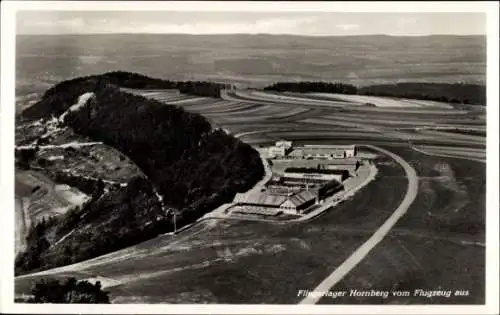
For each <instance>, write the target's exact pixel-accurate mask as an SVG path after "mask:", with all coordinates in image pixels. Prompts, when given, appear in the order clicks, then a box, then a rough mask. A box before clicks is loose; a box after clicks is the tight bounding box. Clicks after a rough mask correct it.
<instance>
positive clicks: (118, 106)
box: [16, 72, 264, 274]
mask: <svg viewBox="0 0 500 315" xmlns="http://www.w3.org/2000/svg"><path fill="white" fill-rule="evenodd" d="M115 74H116V73H115ZM123 77H129V78H130V77H131V76H130V75H127V74H126V73H123V72H120V75H119V76H116V75H114V74H111V75H110V74H105V75H101V76H90V77H86V78H77V79H74V80H71V81H69V82H62V83H61V84H58V85H57V86H55V87H54V88H52V89H51V90H49V91H47V92H46V93H45V95H44V97H43V98H42V100H41V101H40V102H38V103H37V104H35V105H34V106H33V107H30V108H28V109H27V110H25V111H24V112H23V116H24V118H25V119H28V120H33V119H40V118H41V119H42V120H43V119H48V118H49V117H51V116H60V115H61V114H62V113H66V114H64V115H63V119H62V122H61V124H62V125H63V126H66V127H70V128H71V129H73V130H74V132H75V133H76V134H78V135H81V136H83V137H87V138H90V139H92V140H94V141H99V142H103V143H104V144H105V145H109V146H112V147H114V148H116V149H118V150H119V151H121V152H122V153H123V154H125V155H127V156H128V157H129V158H130V159H131V160H132V161H133V162H134V163H135V164H136V165H137V166H139V167H140V168H141V170H142V172H143V173H144V175H145V176H135V177H134V178H132V179H131V180H130V181H129V182H128V183H127V185H124V187H121V186H118V187H112V188H109V189H108V188H107V189H103V188H102V187H97V188H96V190H95V192H94V194H93V195H92V199H91V200H90V201H89V202H87V203H86V204H85V205H83V206H82V207H79V208H75V209H73V210H72V211H69V212H68V213H66V214H65V215H64V216H61V217H58V218H53V219H51V220H47V221H43V222H40V223H39V224H37V225H34V226H33V227H32V229H31V231H30V233H29V235H28V238H27V250H26V251H25V252H23V253H21V254H19V255H18V257H17V259H16V273H18V274H20V273H26V272H29V271H34V270H43V269H49V268H52V267H55V266H61V265H65V264H68V263H73V262H77V261H81V260H85V259H89V258H92V257H96V256H98V255H101V254H104V253H107V252H110V251H114V250H117V249H120V248H123V247H126V246H129V245H132V244H136V243H138V242H141V241H144V240H146V239H149V238H152V237H155V236H156V235H158V234H160V233H166V232H171V231H173V223H172V219H173V212H177V216H176V217H177V227H181V226H183V225H186V224H189V223H192V222H194V221H195V220H196V219H198V218H199V217H201V216H202V215H203V214H205V213H207V212H209V211H211V210H212V209H214V208H216V207H217V206H219V205H221V204H223V203H225V202H228V201H230V200H232V198H233V197H234V195H235V194H236V193H237V192H243V191H246V190H248V189H250V188H251V187H252V186H253V185H254V184H255V183H256V182H258V181H259V180H260V179H261V178H262V176H263V174H264V169H263V166H262V164H261V160H260V157H259V154H258V153H257V152H256V151H255V150H254V149H253V148H252V147H250V146H249V145H247V144H245V143H243V142H241V141H239V140H238V139H236V138H234V137H232V136H231V135H228V134H226V133H224V132H223V131H221V130H219V129H213V128H212V126H211V125H210V123H209V122H208V121H207V120H206V119H205V118H204V117H203V116H201V115H198V114H193V113H188V112H186V111H184V110H183V109H182V108H179V107H175V106H170V105H165V104H162V103H159V102H156V101H153V100H148V99H146V98H143V97H140V96H134V95H131V94H127V93H124V92H121V91H120V89H119V87H120V86H122V85H124V84H121V83H123V82H121V81H120V79H121V78H123ZM132 77H133V75H132ZM110 78H112V79H110ZM136 78H138V77H136ZM143 78H144V80H145V81H148V80H149V78H147V77H143ZM148 82H149V83H151V82H150V81H148ZM136 83H137V82H136ZM125 85H126V84H125ZM129 85H130V84H129ZM144 86H148V84H145V85H144ZM88 92H93V93H94V94H95V97H94V98H91V99H89V101H88V102H87V103H86V104H85V106H82V107H80V108H79V109H78V110H74V111H67V110H68V109H69V108H70V107H71V104H74V103H75V102H76V101H77V100H78V98H79V96H80V95H81V94H83V93H88ZM156 190H157V191H158V192H159V193H160V195H161V197H162V199H163V203H164V204H165V206H166V207H165V208H163V206H162V204H161V203H160V202H159V200H158V198H157V196H156V195H155V194H156Z"/></svg>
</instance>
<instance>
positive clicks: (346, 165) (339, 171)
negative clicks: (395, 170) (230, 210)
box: [234, 140, 360, 215]
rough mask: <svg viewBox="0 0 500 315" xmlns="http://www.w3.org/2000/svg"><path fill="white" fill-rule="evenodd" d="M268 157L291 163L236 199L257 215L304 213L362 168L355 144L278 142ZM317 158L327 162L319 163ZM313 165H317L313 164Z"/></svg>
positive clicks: (238, 195)
mask: <svg viewBox="0 0 500 315" xmlns="http://www.w3.org/2000/svg"><path fill="white" fill-rule="evenodd" d="M266 153H267V157H268V158H270V159H274V160H275V163H277V160H289V161H282V162H280V163H283V162H285V163H287V164H288V163H290V164H289V165H290V167H286V168H285V169H284V170H282V171H277V170H275V171H274V172H273V178H272V179H271V180H270V181H269V182H267V183H266V186H265V188H263V189H262V190H261V191H253V192H251V193H242V194H237V195H236V197H235V199H234V202H235V203H236V204H237V206H238V207H239V209H240V211H238V212H246V213H253V214H264V215H273V214H277V213H289V214H301V213H304V212H305V211H307V210H308V209H310V208H311V206H313V205H315V204H319V203H321V202H322V201H323V200H324V199H325V198H327V197H329V196H331V195H333V194H335V193H337V192H339V191H341V190H343V189H344V186H343V184H342V183H343V182H344V181H345V180H346V179H348V178H349V177H351V176H353V175H354V174H355V172H356V170H357V168H358V167H359V165H360V163H359V160H358V159H357V158H356V155H357V148H356V146H354V145H304V146H301V147H294V146H293V143H292V142H291V141H285V140H281V141H277V142H276V143H275V145H274V146H272V147H269V148H267V152H266ZM308 159H314V160H328V161H323V162H322V164H321V163H320V164H315V162H314V161H306V160H308ZM311 165H314V167H312V166H311Z"/></svg>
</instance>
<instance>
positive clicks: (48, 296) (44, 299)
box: [28, 277, 110, 304]
mask: <svg viewBox="0 0 500 315" xmlns="http://www.w3.org/2000/svg"><path fill="white" fill-rule="evenodd" d="M31 294H32V295H33V298H32V299H31V300H29V301H28V302H29V303H86V304H109V303H110V300H109V293H108V292H105V291H103V290H102V286H101V283H100V281H97V282H96V283H95V284H92V283H90V282H88V281H85V280H83V281H77V280H76V279H75V278H73V277H71V278H68V279H67V280H66V282H65V283H64V284H61V283H60V282H59V281H58V280H53V279H49V280H46V279H42V280H41V281H39V282H37V283H35V284H34V285H33V287H32V290H31Z"/></svg>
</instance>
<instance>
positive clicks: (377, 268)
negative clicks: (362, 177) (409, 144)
mask: <svg viewBox="0 0 500 315" xmlns="http://www.w3.org/2000/svg"><path fill="white" fill-rule="evenodd" d="M391 150H392V151H394V152H397V154H398V155H400V156H402V157H404V158H405V160H406V161H408V162H409V163H410V164H411V165H412V166H413V167H414V168H415V169H416V170H417V173H418V175H419V182H420V186H419V194H418V196H417V199H416V201H415V202H414V203H413V204H412V206H411V207H410V209H409V210H408V213H407V214H406V215H405V216H404V217H403V218H402V219H401V220H400V221H399V222H398V223H397V224H396V226H395V228H394V229H393V231H391V234H390V237H388V238H386V239H384V240H383V241H382V242H381V244H380V245H379V246H378V247H377V248H376V250H374V251H373V252H372V253H371V254H369V256H368V257H367V258H366V259H365V260H364V261H363V262H361V264H360V265H358V266H357V267H356V269H354V270H353V272H352V273H351V274H349V275H347V277H346V278H344V280H343V281H341V283H339V284H338V285H337V286H336V287H335V288H334V289H332V290H342V289H346V288H348V289H349V288H356V289H360V290H367V289H368V290H369V289H370V288H376V289H381V290H389V291H392V290H408V291H410V292H411V295H410V296H408V297H390V298H388V299H381V298H361V297H349V296H347V297H344V298H337V299H331V298H327V297H325V298H323V299H322V300H321V301H320V303H322V304H329V303H335V304H337V303H339V304H343V303H348V304H351V303H353V304H367V303H375V304H379V303H383V304H429V303H430V304H482V303H484V283H485V282H484V276H485V247H484V246H485V245H484V244H485V235H484V231H485V229H484V228H485V226H484V225H485V196H486V195H485V165H484V164H483V163H480V162H475V161H467V160H461V159H455V158H443V157H432V156H427V155H423V154H420V153H418V152H415V151H412V150H409V149H403V148H399V149H398V148H391ZM416 289H423V290H427V291H429V290H438V289H443V290H452V291H453V293H454V292H455V291H456V290H467V291H469V295H468V296H454V295H452V296H451V297H449V298H446V297H433V298H428V297H422V296H415V295H414V290H416Z"/></svg>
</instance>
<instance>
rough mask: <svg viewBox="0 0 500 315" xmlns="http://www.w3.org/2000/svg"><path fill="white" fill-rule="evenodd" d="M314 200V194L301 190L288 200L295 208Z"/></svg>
mask: <svg viewBox="0 0 500 315" xmlns="http://www.w3.org/2000/svg"><path fill="white" fill-rule="evenodd" d="M315 198H316V194H315V193H314V192H312V191H309V190H303V191H301V192H300V193H298V194H295V195H293V196H291V197H290V198H288V200H290V202H292V203H293V204H294V205H295V206H296V207H298V206H300V205H302V204H304V203H306V202H308V201H311V200H313V199H315Z"/></svg>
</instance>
